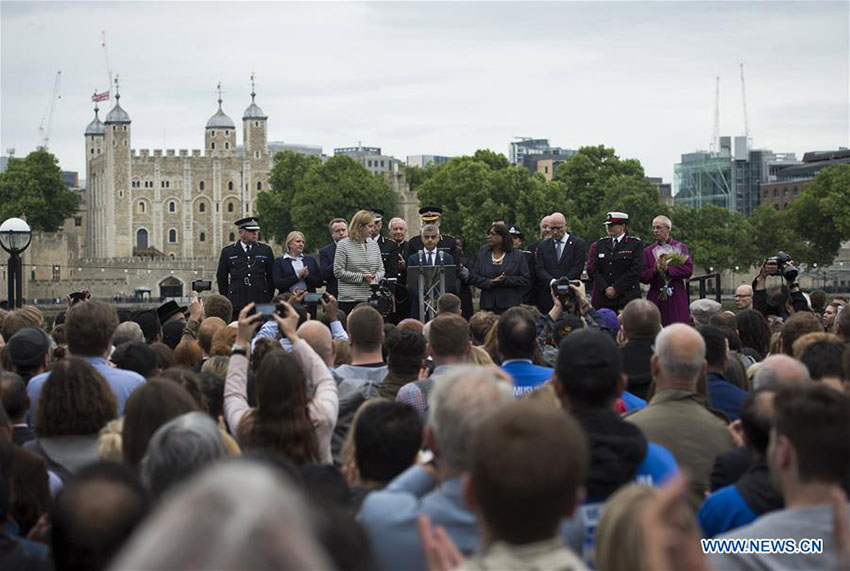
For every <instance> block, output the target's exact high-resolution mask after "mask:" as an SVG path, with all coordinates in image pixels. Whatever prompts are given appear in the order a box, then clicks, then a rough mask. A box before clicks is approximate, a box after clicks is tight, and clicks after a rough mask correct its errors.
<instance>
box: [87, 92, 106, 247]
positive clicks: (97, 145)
mask: <svg viewBox="0 0 850 571" xmlns="http://www.w3.org/2000/svg"><path fill="white" fill-rule="evenodd" d="M97 112H98V108H97V103H95V104H94V119H92V122H91V123H89V124H88V126H86V132H85V138H86V195H87V197H86V220H88V221H89V222H88V224H86V255H87V256H89V257H94V256H95V254H96V247H97V246H96V239H95V238H96V236H95V234H94V233H95V225H94V224H92V221H93V218H92V216H93V213H94V212H93V211H94V203H95V200H96V199H98V198H99V196H98V192H97V188H98V187H99V186H100V185H101V184H102V180H101V178H100V176H99V174H96V173H98V169H97V167H96V166H95V164H94V162H95V160H96V159H98V157H100V156H101V155H102V154H103V147H104V136H105V135H106V126H105V125H104V124H103V123H101V121H100V117H98V115H97Z"/></svg>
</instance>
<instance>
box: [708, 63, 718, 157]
mask: <svg viewBox="0 0 850 571" xmlns="http://www.w3.org/2000/svg"><path fill="white" fill-rule="evenodd" d="M710 151H711V154H712V155H714V154H717V153H719V152H720V76H719V75H718V76H715V78H714V133H713V134H712V137H711V148H710Z"/></svg>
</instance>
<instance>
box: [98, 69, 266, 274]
mask: <svg viewBox="0 0 850 571" xmlns="http://www.w3.org/2000/svg"><path fill="white" fill-rule="evenodd" d="M251 86H252V87H251V104H250V105H249V106H248V108H247V109H245V112H244V113H243V115H242V133H243V146H242V147H241V148H239V147H237V144H236V126H235V124H234V123H233V120H232V119H231V118H230V117H228V116H227V114H225V113H224V110H223V109H222V99H221V89H220V86H219V97H218V110H217V111H216V112H215V113H214V114H213V115H212V117H210V118H209V120H208V121H207V124H206V127H205V129H204V150H203V154H202V153H201V151H200V150H193V151H192V152H191V154H190V153H189V152H188V151H187V150H180V151H179V152H177V153H175V151H174V150H173V149H169V150H165V151H164V152H163V151H162V150H154V151H153V152H151V151H149V150H141V151H137V150H135V149H132V146H131V134H132V131H131V121H130V115H129V114H128V113H127V112H126V111H125V110H124V109H123V108H122V107H121V104H120V100H121V95H120V93H119V92H118V86H117V85H116V89H115V91H116V93H115V106H114V107H113V108H112V110H110V111H109V113H108V114H107V115H106V119H105V121H104V122H101V121H100V119H99V117H98V109H97V107H95V116H94V119H93V120H92V122H91V123H89V125H88V127H86V131H85V144H86V181H87V184H86V186H87V194H88V197H87V212H86V220H87V225H88V227H87V229H86V252H85V256H86V257H88V258H96V259H104V258H106V259H108V258H131V257H151V258H157V257H170V258H172V259H179V258H197V257H211V256H218V253H219V252H220V250H221V248H222V247H223V246H224V245H225V244H226V243H228V242H234V241H235V239H236V238H235V232H236V228H235V226H234V225H233V222H234V221H235V220H237V219H238V218H242V217H244V216H248V215H251V214H253V213H254V212H255V211H256V198H257V193H258V192H259V191H261V190H263V189H266V188H268V175H269V171H270V170H271V166H272V157H271V154H270V153H269V150H268V145H267V143H268V125H267V123H268V117H267V116H266V115H265V114H264V113H263V111H262V109H260V107H259V106H258V105H257V104H256V102H255V97H256V94H255V93H254V89H253V78H252V83H251Z"/></svg>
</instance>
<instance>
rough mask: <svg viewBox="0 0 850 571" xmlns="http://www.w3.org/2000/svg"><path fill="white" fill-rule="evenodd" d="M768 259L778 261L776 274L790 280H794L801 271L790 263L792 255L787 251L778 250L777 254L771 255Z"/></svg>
mask: <svg viewBox="0 0 850 571" xmlns="http://www.w3.org/2000/svg"><path fill="white" fill-rule="evenodd" d="M767 261H768V262H776V275H778V276H782V277H783V278H785V279H786V280H787V281H789V282H793V281H794V280H796V279H797V275H798V274H799V272H797V268H795V267H794V266H792V265H789V262H791V256H789V255H788V254H786V253H785V252H777V254H776V255H775V256H771V257H769V258H768V259H767Z"/></svg>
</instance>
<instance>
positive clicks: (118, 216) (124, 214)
mask: <svg viewBox="0 0 850 571" xmlns="http://www.w3.org/2000/svg"><path fill="white" fill-rule="evenodd" d="M120 101H121V94H120V92H119V90H118V78H117V77H116V78H115V107H113V108H112V110H111V111H110V112H109V113H108V114H107V115H106V122H105V127H106V133H105V137H104V154H105V155H106V164H105V167H106V168H105V180H104V181H103V182H104V183H105V184H104V185H103V186H102V196H101V197H100V198H101V206H102V208H98V212H96V213H95V216H96V218H95V220H92V223H95V224H96V226H95V232H97V234H98V235H97V237H96V239H97V241H98V242H99V244H98V245H96V251H97V255H98V257H104V256H105V257H109V258H114V257H129V256H131V255H132V243H131V240H130V235H131V234H132V229H131V223H132V219H131V212H130V204H131V202H130V200H131V196H130V176H131V172H130V170H131V162H130V157H131V155H132V152H131V150H130V135H131V132H130V115H128V114H127V112H126V111H124V109H123V108H122V107H121V103H120ZM103 218H105V219H106V220H104V222H105V224H104V223H98V222H100V219H103Z"/></svg>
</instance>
